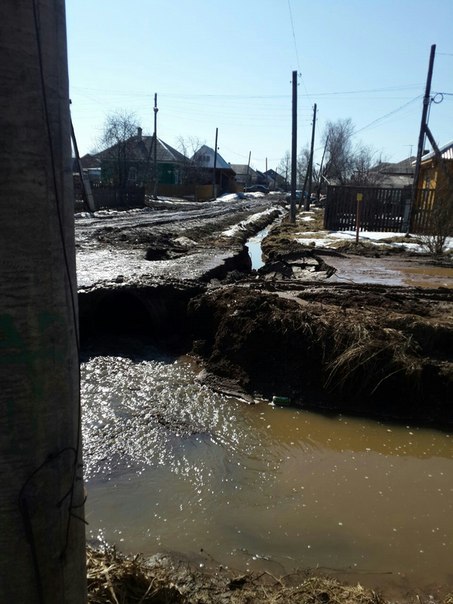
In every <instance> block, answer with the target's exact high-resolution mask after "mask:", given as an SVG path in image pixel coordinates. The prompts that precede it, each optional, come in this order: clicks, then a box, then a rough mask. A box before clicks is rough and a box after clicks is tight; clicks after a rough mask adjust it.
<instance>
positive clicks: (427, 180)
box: [418, 141, 453, 190]
mask: <svg viewBox="0 0 453 604" xmlns="http://www.w3.org/2000/svg"><path fill="white" fill-rule="evenodd" d="M452 179H453V141H450V142H449V143H447V144H446V145H444V146H443V147H440V148H439V154H437V153H436V151H431V153H428V154H426V155H423V156H422V160H421V164H420V175H419V179H418V188H419V189H436V190H439V189H440V188H443V187H445V186H447V187H449V188H451V187H452V184H451V183H452Z"/></svg>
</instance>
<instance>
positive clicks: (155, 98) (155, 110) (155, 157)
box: [153, 92, 159, 199]
mask: <svg viewBox="0 0 453 604" xmlns="http://www.w3.org/2000/svg"><path fill="white" fill-rule="evenodd" d="M158 111H159V109H158V108H157V92H156V93H154V191H153V197H154V199H157V186H158V184H159V176H158V174H157V112H158Z"/></svg>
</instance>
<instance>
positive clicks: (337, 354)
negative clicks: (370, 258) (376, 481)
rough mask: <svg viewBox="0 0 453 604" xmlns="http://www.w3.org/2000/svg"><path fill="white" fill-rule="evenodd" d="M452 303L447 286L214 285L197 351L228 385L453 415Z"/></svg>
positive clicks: (200, 316) (321, 402) (374, 408)
mask: <svg viewBox="0 0 453 604" xmlns="http://www.w3.org/2000/svg"><path fill="white" fill-rule="evenodd" d="M451 308H452V303H451V296H450V294H449V292H442V291H439V290H424V291H421V292H418V291H417V292H415V291H413V290H407V289H404V288H386V287H383V286H371V285H362V286H351V285H326V284H311V285H308V284H305V285H301V284H297V283H295V282H288V281H287V282H282V281H281V282H278V283H277V282H272V283H268V284H254V283H248V284H242V285H236V286H228V287H221V288H217V289H213V290H211V291H208V292H206V293H205V294H203V295H201V296H199V297H197V298H195V299H194V300H192V301H191V303H190V304H189V318H190V320H191V323H192V328H193V333H194V336H195V344H194V351H195V352H196V353H197V354H200V355H201V356H202V357H203V358H204V359H205V360H206V366H207V369H208V371H209V372H210V373H211V374H214V375H215V376H217V377H218V383H219V384H221V383H222V382H224V383H225V384H227V386H226V387H227V388H228V389H234V388H237V389H239V390H240V389H242V390H244V391H245V392H246V393H248V394H250V395H252V396H260V395H261V396H264V397H266V398H272V397H273V396H274V395H277V396H284V397H288V398H290V399H291V401H292V402H293V404H295V405H300V406H304V407H308V408H322V409H335V410H338V411H345V412H348V411H349V412H354V413H361V414H365V415H367V414H371V415H379V416H385V417H394V418H411V419H418V420H422V419H426V420H434V421H448V422H449V423H451V422H452V421H453V413H452V407H451V402H450V397H451V392H452V385H453V362H452V358H451V351H452V350H453V321H452V319H451ZM449 314H450V316H449ZM215 381H216V380H212V378H211V383H212V382H215Z"/></svg>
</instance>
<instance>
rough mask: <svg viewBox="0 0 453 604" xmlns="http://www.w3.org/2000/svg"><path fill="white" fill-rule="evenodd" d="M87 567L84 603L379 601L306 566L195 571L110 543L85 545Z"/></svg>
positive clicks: (368, 592)
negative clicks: (276, 570) (287, 570)
mask: <svg viewBox="0 0 453 604" xmlns="http://www.w3.org/2000/svg"><path fill="white" fill-rule="evenodd" d="M87 566H88V569H87V577H88V602H89V604H106V603H111V604H149V603H153V604H217V603H222V604H224V603H225V604H226V603H231V604H255V603H256V604H271V603H272V604H274V603H277V602H284V603H285V604H296V603H301V602H303V603H306V604H330V603H332V604H385V600H384V599H383V598H382V597H381V596H380V595H379V594H378V593H376V592H375V591H372V590H369V589H365V588H363V587H362V586H361V585H359V584H357V585H355V586H349V585H343V584H341V583H340V582H339V581H337V580H335V579H330V578H326V577H319V576H314V575H313V574H311V573H310V572H306V571H300V572H298V573H295V574H291V575H287V576H285V577H279V578H278V577H275V576H273V575H271V574H270V573H268V572H266V571H265V572H262V573H245V574H244V573H235V572H234V571H233V570H230V569H225V568H223V567H221V566H219V567H218V568H216V569H213V570H212V571H210V572H209V571H203V572H201V571H199V570H196V569H193V568H191V567H190V566H189V565H188V564H183V563H177V562H175V561H173V560H172V559H170V558H168V557H166V556H161V557H154V558H152V559H150V560H147V559H145V558H144V557H142V556H134V557H133V558H128V557H126V556H123V555H120V554H119V553H118V552H117V551H116V550H115V549H113V548H111V549H107V550H105V551H103V552H101V551H98V550H94V549H92V548H88V550H87ZM445 604H451V603H449V602H447V600H446V601H445Z"/></svg>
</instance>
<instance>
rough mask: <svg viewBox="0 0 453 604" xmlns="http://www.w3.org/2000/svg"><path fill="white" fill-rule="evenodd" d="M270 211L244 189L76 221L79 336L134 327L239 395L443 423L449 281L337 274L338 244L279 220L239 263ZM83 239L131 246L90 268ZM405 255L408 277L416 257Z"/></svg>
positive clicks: (452, 373)
mask: <svg viewBox="0 0 453 604" xmlns="http://www.w3.org/2000/svg"><path fill="white" fill-rule="evenodd" d="M281 212H282V210H281V207H277V206H274V205H273V204H272V203H270V202H269V200H260V202H259V203H256V200H255V203H254V204H252V203H251V202H250V201H247V202H245V201H241V202H238V203H237V204H231V205H225V204H223V205H212V206H204V207H203V208H201V209H200V210H198V209H196V210H194V209H193V204H190V205H189V206H188V208H186V209H184V208H183V209H181V208H180V207H178V208H177V209H176V210H175V209H173V211H170V210H167V211H160V212H159V211H156V210H154V211H153V210H150V211H149V212H147V213H144V214H143V213H142V214H137V215H123V216H120V217H116V216H111V217H109V219H108V220H107V219H103V218H101V219H100V220H98V221H97V222H96V221H94V222H93V221H91V222H89V221H88V222H85V223H83V221H82V222H81V224H80V229H79V238H78V242H79V252H80V262H81V264H82V265H83V263H84V262H86V264H85V267H83V266H82V269H83V268H86V267H88V268H87V270H86V275H85V276H86V279H85V281H84V283H83V285H82V286H81V287H79V300H80V322H81V331H82V335H83V336H89V337H96V334H97V333H104V334H105V333H115V332H122V333H137V334H140V335H146V336H148V337H149V338H150V339H151V340H153V341H154V342H156V343H157V344H159V345H161V346H163V347H172V348H173V349H178V350H179V351H182V352H191V353H192V354H194V355H196V356H197V357H198V358H199V359H201V360H202V361H203V362H204V364H205V368H206V371H205V372H204V374H203V379H204V380H205V381H206V382H207V383H209V384H210V385H211V386H213V387H215V388H218V389H223V390H225V391H227V392H234V393H235V394H242V395H243V396H244V397H245V398H247V399H248V400H252V399H253V397H260V396H263V397H265V398H268V399H272V397H274V396H278V397H284V398H285V399H289V400H290V402H291V404H293V405H295V406H302V407H309V408H317V409H322V410H326V411H328V410H341V411H345V412H352V413H360V414H364V415H372V416H382V417H392V418H402V419H413V420H414V419H415V420H420V421H434V422H442V423H445V422H446V423H448V424H451V423H452V422H453V413H452V408H451V403H450V399H451V393H452V391H453V388H452V386H453V313H452V309H453V294H452V290H451V289H449V288H448V287H443V286H440V287H436V288H429V287H424V288H423V289H422V288H414V287H402V286H398V285H393V282H391V283H390V284H387V283H386V282H385V281H384V282H383V283H379V281H378V282H377V284H370V283H361V282H360V280H359V282H358V283H352V282H349V281H346V283H345V282H342V281H341V277H342V274H343V272H344V271H343V269H342V266H343V265H347V264H348V260H349V259H351V262H350V263H351V264H352V263H353V260H352V258H351V256H350V255H349V254H348V250H345V249H343V250H342V251H338V250H331V249H329V250H327V249H324V250H323V249H321V250H319V249H317V248H316V249H315V248H313V247H310V246H306V245H303V244H301V243H300V242H299V241H297V240H296V237H295V233H296V229H295V227H293V226H292V225H288V224H286V225H285V224H284V223H282V225H281V226H278V227H277V228H274V229H272V230H271V232H270V234H269V236H268V237H267V238H266V239H265V241H264V242H263V245H262V250H263V255H264V260H265V264H264V266H263V267H262V268H260V269H259V270H258V271H252V270H251V260H250V257H249V256H248V251H247V247H246V245H245V244H246V241H247V238H248V237H250V236H251V235H253V234H255V233H256V232H258V230H260V229H261V228H263V227H264V226H266V225H268V224H269V223H270V222H272V221H275V220H276V219H277V218H278V217H279V216H281ZM307 224H308V223H307ZM309 227H310V228H313V227H312V226H311V225H309ZM307 228H308V226H307ZM360 249H361V248H357V247H356V248H355V255H354V257H355V258H357V256H358V254H360ZM93 250H94V254H95V255H94V257H96V250H99V251H102V252H103V253H105V252H106V251H107V252H108V254H107V255H108V257H110V255H111V254H115V253H117V254H118V253H120V254H121V255H122V259H123V260H124V256H125V255H126V256H127V253H130V254H132V256H131V257H127V258H126V264H125V265H124V267H123V266H122V267H121V272H119V270H116V273H117V274H116V277H114V278H113V277H112V275H114V274H115V270H114V269H112V271H113V272H112V271H111V272H110V273H109V275H110V276H109V277H108V278H107V279H103V280H102V279H99V272H96V270H97V269H98V268H99V266H96V267H95V268H93V266H92V265H90V262H92V258H93V256H90V255H89V254H90V253H92V252H93ZM368 252H369V249H368V248H367V247H366V246H365V248H364V252H363V256H367V255H368ZM374 253H375V254H376V253H377V254H378V255H379V253H378V252H376V251H375V252H374ZM407 256H408V259H410V262H411V264H410V265H408V266H407V267H406V268H407V270H412V271H416V274H417V275H418V273H417V270H418V269H420V267H422V266H423V263H424V264H425V265H426V263H427V260H426V259H423V260H415V261H414V259H413V254H408V255H407ZM87 258H88V261H87ZM90 258H91V259H90ZM137 258H140V262H141V264H140V265H139V269H140V270H136V271H129V272H128V271H127V267H128V266H129V267H133V266H135V267H137V265H136V264H135V260H134V259H137ZM367 260H368V259H367ZM370 260H372V259H370ZM398 261H399V262H401V261H402V260H401V252H398ZM101 265H102V263H101ZM194 267H195V268H194ZM100 268H102V266H101V267H100ZM114 268H118V267H117V264H114ZM123 269H124V270H123ZM442 269H443V270H444V269H445V270H450V267H449V266H447V267H442ZM367 270H369V271H371V270H372V269H371V268H370V267H368V269H367ZM118 273H119V274H118ZM442 278H445V274H442Z"/></svg>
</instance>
